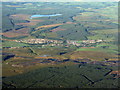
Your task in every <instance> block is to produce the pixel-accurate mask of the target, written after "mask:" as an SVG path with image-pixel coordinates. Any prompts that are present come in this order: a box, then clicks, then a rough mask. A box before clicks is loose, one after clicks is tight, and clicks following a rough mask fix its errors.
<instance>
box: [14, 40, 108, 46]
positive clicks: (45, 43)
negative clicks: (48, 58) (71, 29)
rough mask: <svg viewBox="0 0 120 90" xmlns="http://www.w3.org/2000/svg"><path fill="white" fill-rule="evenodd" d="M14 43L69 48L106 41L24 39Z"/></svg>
mask: <svg viewBox="0 0 120 90" xmlns="http://www.w3.org/2000/svg"><path fill="white" fill-rule="evenodd" d="M14 41H15V42H21V43H27V44H40V45H42V47H44V46H66V47H69V46H70V45H74V46H81V47H85V46H90V45H92V44H96V43H100V42H105V41H106V40H82V41H77V40H65V41H62V40H50V39H24V40H14Z"/></svg>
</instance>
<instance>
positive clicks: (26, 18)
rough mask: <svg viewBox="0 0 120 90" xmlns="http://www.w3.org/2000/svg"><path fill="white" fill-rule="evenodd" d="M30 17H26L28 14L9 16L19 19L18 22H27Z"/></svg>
mask: <svg viewBox="0 0 120 90" xmlns="http://www.w3.org/2000/svg"><path fill="white" fill-rule="evenodd" d="M30 16H31V15H28V14H14V15H11V16H10V18H13V19H19V20H29V17H30Z"/></svg>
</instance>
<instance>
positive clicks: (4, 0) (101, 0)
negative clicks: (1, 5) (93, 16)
mask: <svg viewBox="0 0 120 90" xmlns="http://www.w3.org/2000/svg"><path fill="white" fill-rule="evenodd" d="M1 1H2V2H17V1H18V2H74V1H76V2H118V1H120V0H1Z"/></svg>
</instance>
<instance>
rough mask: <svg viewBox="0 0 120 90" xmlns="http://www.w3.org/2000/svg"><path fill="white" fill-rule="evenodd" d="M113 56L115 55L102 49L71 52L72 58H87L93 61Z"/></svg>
mask: <svg viewBox="0 0 120 90" xmlns="http://www.w3.org/2000/svg"><path fill="white" fill-rule="evenodd" d="M112 56H114V55H112V54H108V53H105V52H100V51H76V52H73V53H71V54H70V58H71V59H82V58H87V59H91V60H93V61H94V60H95V61H99V60H105V58H110V57H112Z"/></svg>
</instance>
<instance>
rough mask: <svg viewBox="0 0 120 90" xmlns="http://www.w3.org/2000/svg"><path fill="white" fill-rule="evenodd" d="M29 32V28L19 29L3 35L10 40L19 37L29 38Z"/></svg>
mask: <svg viewBox="0 0 120 90" xmlns="http://www.w3.org/2000/svg"><path fill="white" fill-rule="evenodd" d="M29 31H30V29H29V28H22V29H19V30H12V31H8V32H5V33H3V35H4V36H5V37H10V38H12V37H19V36H28V35H29Z"/></svg>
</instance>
